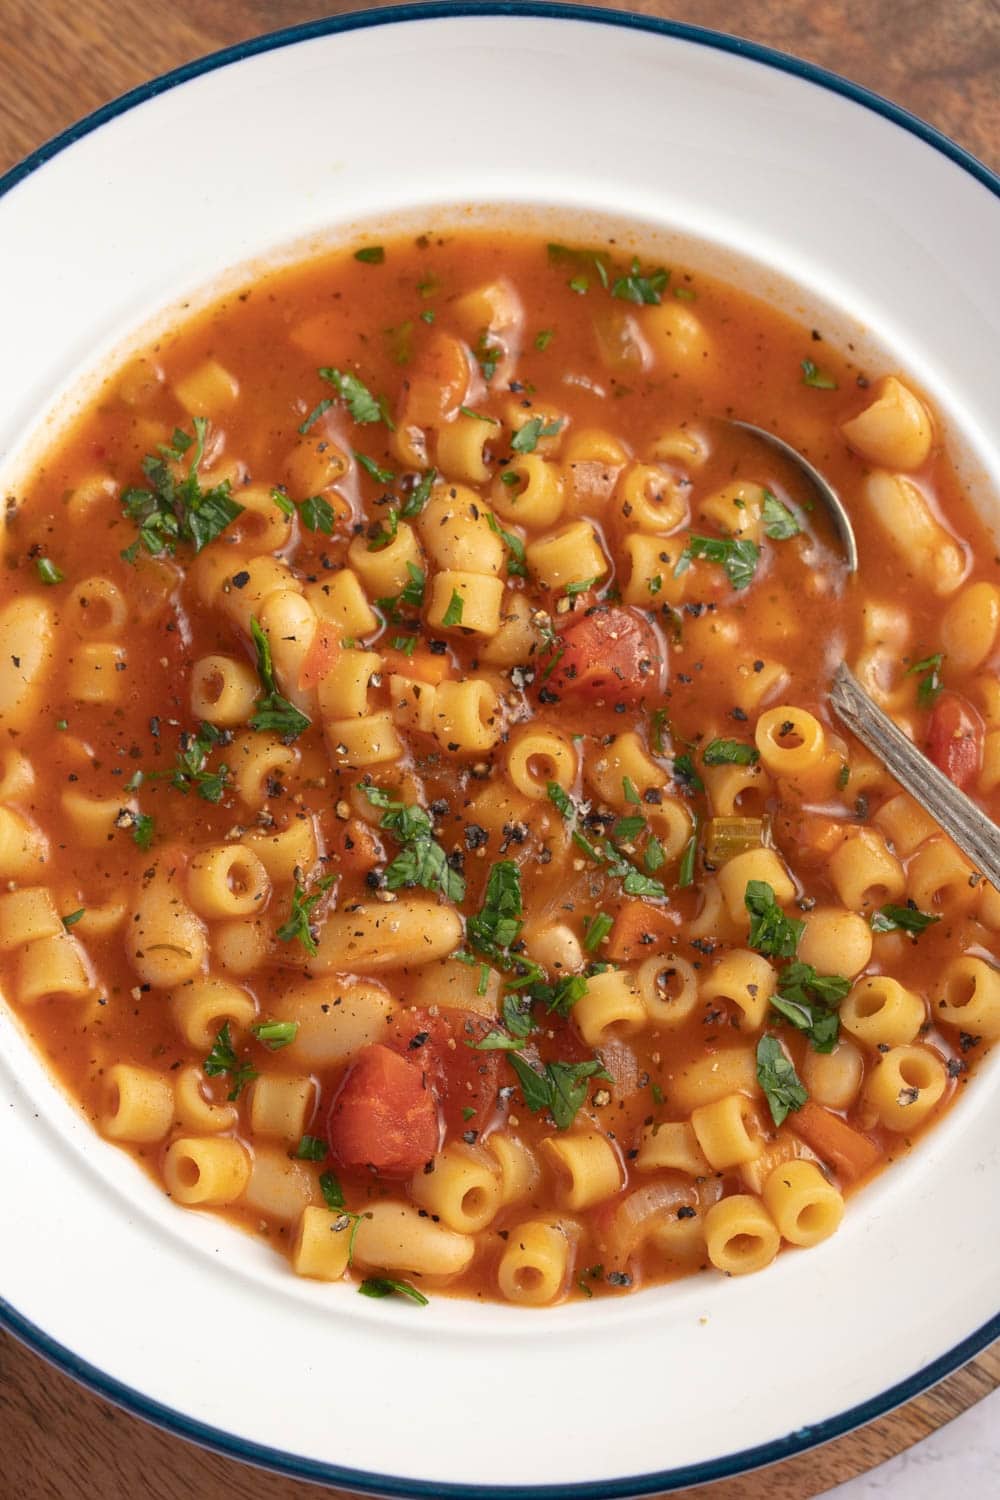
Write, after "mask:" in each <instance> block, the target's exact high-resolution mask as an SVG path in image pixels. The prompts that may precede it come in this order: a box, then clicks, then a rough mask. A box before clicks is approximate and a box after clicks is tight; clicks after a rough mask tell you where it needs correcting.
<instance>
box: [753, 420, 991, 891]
mask: <svg viewBox="0 0 1000 1500" xmlns="http://www.w3.org/2000/svg"><path fill="white" fill-rule="evenodd" d="M727 425H728V426H730V427H737V428H739V429H740V431H741V432H746V433H749V434H750V435H751V436H752V437H755V438H759V439H760V440H761V442H763V443H766V444H767V445H768V447H770V448H773V449H774V450H775V451H776V452H777V453H780V454H781V456H782V457H783V458H784V459H786V460H787V461H788V462H789V463H790V464H792V465H793V466H794V467H795V468H796V469H797V470H798V471H799V472H800V473H801V474H802V475H803V477H804V478H805V479H806V480H807V481H808V483H809V485H810V487H811V488H812V490H813V491H814V492H815V494H816V495H817V496H818V497H819V499H820V501H821V502H822V504H823V505H824V507H825V508H826V510H827V512H828V514H829V516H830V519H831V521H832V522H833V526H834V530H835V531H836V533H837V537H838V539H839V541H840V544H841V546H842V548H843V552H844V559H845V561H846V563H847V569H848V572H850V573H856V572H857V570H858V543H857V538H856V537H855V535H854V527H853V525H852V524H851V518H850V516H849V515H848V512H847V509H846V507H845V505H844V502H843V501H842V500H841V498H840V496H839V495H838V494H837V491H836V490H835V489H834V487H833V485H832V484H830V482H829V480H827V479H826V478H825V477H824V476H823V475H822V474H821V473H820V471H819V470H818V469H817V468H815V467H814V465H813V464H811V463H810V462H809V460H808V459H807V458H805V457H804V456H803V455H802V454H801V453H800V452H799V451H798V449H797V448H793V447H792V446H791V444H790V443H786V442H785V441H784V439H783V438H779V437H776V436H775V435H774V433H773V432H768V430H767V428H765V427H755V426H754V425H753V424H752V423H751V422H738V421H735V420H732V419H729V420H728V422H727ZM830 707H831V709H832V710H833V712H834V713H835V714H836V716H837V718H838V719H839V720H840V722H841V723H842V724H843V725H844V727H845V728H846V729H849V730H850V731H851V733H852V734H853V735H855V736H856V738H857V739H859V740H860V741H861V743H862V744H863V745H864V746H866V748H867V749H869V750H870V751H871V753H872V754H873V755H874V756H876V758H877V759H878V760H880V761H881V762H882V764H883V765H884V766H885V768H886V770H888V771H890V772H891V773H892V775H893V776H894V777H895V778H896V780H897V781H898V782H899V784H900V786H902V787H904V788H905V789H906V791H908V792H909V794H910V796H911V797H912V798H913V799H914V801H915V802H918V803H919V804H920V806H921V807H922V808H923V809H924V811H925V812H926V813H927V814H928V815H929V816H930V817H932V818H933V819H934V821H935V823H936V824H937V825H938V827H939V828H941V829H943V831H944V832H945V833H946V834H947V835H948V837H949V838H950V839H952V840H953V841H954V842H955V843H956V844H957V845H958V847H959V848H960V849H961V851H962V853H963V854H965V855H967V856H968V857H969V859H971V860H972V862H973V864H974V865H975V867H976V869H977V870H979V871H980V872H981V873H982V874H983V875H985V877H986V879H987V880H988V881H989V882H990V884H991V885H994V886H996V887H997V888H998V889H1000V829H998V828H997V826H996V824H995V823H994V822H993V821H992V819H991V818H988V817H987V816H986V814H985V813H984V812H983V810H982V808H980V807H978V806H977V805H976V803H975V802H973V800H972V798H971V797H968V796H966V794H965V792H963V791H961V790H960V789H959V788H958V787H957V786H955V784H954V783H953V782H951V781H949V780H948V778H947V776H945V775H944V773H943V772H942V771H940V770H939V769H938V767H937V766H936V765H935V764H934V762H933V761H931V760H929V759H928V757H927V756H926V755H924V753H923V751H921V750H918V749H917V747H916V745H914V744H913V742H912V741H911V740H909V739H907V737H906V735H905V734H904V733H903V731H902V730H901V729H900V728H899V727H898V725H896V724H894V723H893V721H892V719H890V717H889V715H888V714H886V713H885V712H884V711H883V710H882V709H881V708H880V707H879V705H878V704H877V703H876V702H875V700H874V698H872V697H871V696H870V694H869V693H867V692H866V691H865V689H864V688H863V687H862V685H861V683H860V682H859V681H858V679H857V678H856V677H855V675H854V673H853V672H852V671H851V670H850V668H849V667H848V666H847V664H846V662H841V663H840V665H839V667H838V668H837V670H836V672H835V673H834V676H833V686H832V688H831V691H830Z"/></svg>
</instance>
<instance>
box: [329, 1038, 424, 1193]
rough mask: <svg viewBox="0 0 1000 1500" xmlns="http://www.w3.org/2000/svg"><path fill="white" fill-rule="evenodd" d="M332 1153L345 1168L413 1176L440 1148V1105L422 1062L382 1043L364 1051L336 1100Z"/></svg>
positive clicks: (331, 1125) (331, 1123)
mask: <svg viewBox="0 0 1000 1500" xmlns="http://www.w3.org/2000/svg"><path fill="white" fill-rule="evenodd" d="M327 1137H328V1140H329V1143H330V1151H331V1154H332V1155H333V1157H334V1160H335V1161H337V1162H338V1163H339V1164H340V1165H341V1166H342V1167H348V1168H352V1169H353V1170H355V1171H362V1170H364V1169H365V1168H371V1169H373V1170H374V1171H376V1172H378V1173H379V1174H380V1176H383V1177H410V1176H412V1175H413V1173H414V1172H416V1171H417V1170H418V1169H419V1168H420V1167H421V1166H422V1165H423V1164H424V1162H426V1161H430V1159H431V1157H432V1156H433V1155H434V1154H435V1152H436V1151H437V1149H438V1144H439V1140H440V1128H439V1123H438V1107H437V1101H436V1099H435V1097H434V1093H433V1090H432V1089H431V1086H430V1081H429V1079H428V1078H427V1076H426V1074H425V1071H424V1069H423V1068H422V1067H421V1066H420V1065H419V1064H418V1063H416V1062H410V1061H409V1059H408V1058H407V1057H405V1056H402V1055H401V1054H400V1053H399V1052H396V1051H394V1050H393V1048H391V1047H384V1046H382V1044H381V1043H380V1042H373V1043H372V1044H371V1045H370V1046H368V1047H365V1048H363V1049H362V1050H361V1052H359V1053H358V1055H357V1057H356V1059H355V1060H354V1062H353V1063H352V1064H351V1066H350V1068H349V1069H348V1070H347V1075H346V1077H345V1078H344V1082H343V1084H342V1086H341V1088H340V1090H339V1091H338V1093H337V1096H336V1098H335V1099H334V1101H333V1106H332V1108H331V1110H330V1119H329V1123H328V1126H327Z"/></svg>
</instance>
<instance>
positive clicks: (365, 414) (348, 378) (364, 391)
mask: <svg viewBox="0 0 1000 1500" xmlns="http://www.w3.org/2000/svg"><path fill="white" fill-rule="evenodd" d="M319 375H320V379H322V380H327V381H329V382H330V384H331V385H332V386H333V388H334V390H335V391H336V392H337V395H338V396H339V397H340V399H341V401H343V403H344V405H345V406H346V407H347V410H348V413H349V414H350V416H351V419H352V420H353V421H355V422H357V423H358V425H359V426H367V425H368V424H369V423H372V422H384V423H385V425H386V426H387V427H388V428H390V430H393V431H394V430H395V423H393V422H392V421H391V420H390V418H389V413H388V410H387V409H386V403H385V399H384V398H383V397H376V396H373V395H372V393H371V391H370V390H369V389H368V387H367V386H366V385H365V383H364V381H363V380H359V378H358V376H357V375H352V374H351V372H350V370H335V369H333V368H332V367H331V366H324V367H323V369H321V370H320V371H319Z"/></svg>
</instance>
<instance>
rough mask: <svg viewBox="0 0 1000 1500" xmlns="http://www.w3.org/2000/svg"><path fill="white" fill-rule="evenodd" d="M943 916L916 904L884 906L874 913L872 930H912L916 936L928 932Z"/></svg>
mask: <svg viewBox="0 0 1000 1500" xmlns="http://www.w3.org/2000/svg"><path fill="white" fill-rule="evenodd" d="M940 920H941V918H940V917H938V916H934V915H933V913H931V912H929V911H921V910H920V909H919V908H918V907H916V906H883V907H882V908H881V910H880V911H877V912H874V913H873V914H872V923H871V926H872V932H910V933H912V934H913V936H914V937H918V936H919V935H920V933H922V932H926V930H927V928H928V927H931V926H933V924H934V923H935V922H940Z"/></svg>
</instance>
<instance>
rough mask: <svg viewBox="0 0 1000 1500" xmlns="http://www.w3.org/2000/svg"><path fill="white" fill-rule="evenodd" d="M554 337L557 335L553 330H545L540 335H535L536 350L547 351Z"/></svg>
mask: <svg viewBox="0 0 1000 1500" xmlns="http://www.w3.org/2000/svg"><path fill="white" fill-rule="evenodd" d="M554 337H555V335H554V334H553V332H552V329H551V328H543V329H542V330H541V331H540V332H539V333H536V334H535V348H536V349H539V350H545V349H547V348H548V347H549V345H550V344H551V342H552V340H553V338H554Z"/></svg>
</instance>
